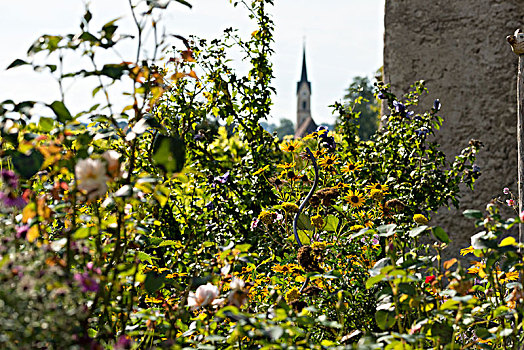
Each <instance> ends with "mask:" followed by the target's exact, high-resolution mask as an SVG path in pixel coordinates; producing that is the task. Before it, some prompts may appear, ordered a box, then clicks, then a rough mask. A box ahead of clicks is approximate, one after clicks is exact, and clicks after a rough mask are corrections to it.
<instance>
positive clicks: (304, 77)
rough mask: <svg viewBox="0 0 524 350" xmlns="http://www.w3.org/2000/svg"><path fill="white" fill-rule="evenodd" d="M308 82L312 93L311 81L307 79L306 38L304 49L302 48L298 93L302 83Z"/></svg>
mask: <svg viewBox="0 0 524 350" xmlns="http://www.w3.org/2000/svg"><path fill="white" fill-rule="evenodd" d="M304 83H305V84H307V86H308V88H309V92H310V93H311V83H310V82H309V81H308V80H307V68H306V41H305V39H304V44H303V49H302V74H301V76H300V81H299V82H298V83H297V93H298V90H299V89H300V85H302V84H304Z"/></svg>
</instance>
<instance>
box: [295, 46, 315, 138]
mask: <svg viewBox="0 0 524 350" xmlns="http://www.w3.org/2000/svg"><path fill="white" fill-rule="evenodd" d="M316 129H317V125H316V124H315V122H314V121H313V118H312V117H311V83H310V82H309V81H308V80H307V68H306V48H305V47H304V51H303V53H302V74H301V76H300V81H299V82H298V83H297V126H296V128H295V137H303V136H305V135H307V134H309V133H311V132H313V131H315V130H316Z"/></svg>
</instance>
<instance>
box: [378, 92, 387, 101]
mask: <svg viewBox="0 0 524 350" xmlns="http://www.w3.org/2000/svg"><path fill="white" fill-rule="evenodd" d="M377 98H379V99H381V100H384V99H385V98H386V95H384V93H383V92H382V91H379V93H378V94H377Z"/></svg>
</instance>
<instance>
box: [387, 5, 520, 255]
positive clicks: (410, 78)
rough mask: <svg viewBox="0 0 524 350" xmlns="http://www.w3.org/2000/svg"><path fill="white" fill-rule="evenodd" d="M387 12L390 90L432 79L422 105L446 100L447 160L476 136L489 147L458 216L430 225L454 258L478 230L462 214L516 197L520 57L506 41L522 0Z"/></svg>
mask: <svg viewBox="0 0 524 350" xmlns="http://www.w3.org/2000/svg"><path fill="white" fill-rule="evenodd" d="M385 13H386V15H385V37H384V78H385V80H386V82H387V83H390V84H391V85H392V88H393V92H394V93H397V94H399V93H403V92H405V91H407V89H408V88H409V86H410V85H411V84H412V83H413V82H414V81H415V80H420V79H423V80H425V81H426V82H427V84H426V86H427V88H428V90H429V93H430V95H429V98H426V99H425V100H422V104H423V105H425V107H427V109H429V108H430V106H431V103H432V101H433V99H435V98H440V101H441V102H442V110H441V113H440V115H441V116H442V117H443V118H444V125H443V127H442V128H441V130H440V132H439V135H438V137H437V138H438V141H439V143H440V144H441V146H442V150H443V151H444V152H445V153H446V154H447V156H448V159H450V160H451V159H452V158H451V157H453V156H454V155H456V154H458V152H459V151H460V150H461V149H462V148H463V147H465V146H466V145H467V144H468V141H469V140H470V139H472V138H475V139H479V140H481V141H482V142H483V143H484V145H485V147H484V148H483V149H482V151H481V153H480V154H479V157H478V161H477V164H478V165H479V166H480V168H481V170H482V176H481V177H480V178H479V179H478V180H477V182H476V186H475V191H474V192H470V191H469V190H467V189H465V192H464V196H463V198H462V200H461V207H460V209H459V210H458V211H457V210H454V209H453V210H451V211H448V210H447V209H443V210H441V211H440V213H439V215H437V216H434V217H433V220H432V223H433V224H438V225H440V226H443V227H444V228H445V229H446V230H447V231H448V233H449V234H450V237H451V239H452V240H453V241H454V242H453V244H452V245H453V246H452V249H450V250H449V252H451V251H453V252H455V254H457V252H458V251H457V249H459V248H461V247H467V246H469V243H470V236H471V235H472V234H474V233H475V232H476V231H475V228H474V227H473V223H472V222H471V221H470V220H468V219H465V218H463V217H462V215H461V213H462V211H463V210H464V209H468V208H475V209H481V210H484V208H485V206H486V204H487V203H488V202H489V201H490V200H491V199H492V198H493V197H497V196H501V195H502V188H503V187H505V186H507V187H510V188H511V189H512V190H513V191H514V193H516V185H517V184H516V182H517V162H516V157H517V142H516V70H517V57H516V55H515V54H513V52H512V51H511V48H510V46H509V44H508V43H507V42H506V40H505V38H506V35H509V34H512V33H513V32H514V31H515V29H517V28H518V27H519V26H521V25H523V24H524V21H523V19H524V1H522V0H508V1H496V0H431V1H428V0H386V11H385Z"/></svg>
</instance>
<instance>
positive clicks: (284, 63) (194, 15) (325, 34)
mask: <svg viewBox="0 0 524 350" xmlns="http://www.w3.org/2000/svg"><path fill="white" fill-rule="evenodd" d="M384 1H385V0H325V1H317V0H275V3H276V4H275V6H274V8H273V9H271V10H270V12H271V13H272V14H273V17H274V21H275V25H276V31H275V46H274V48H275V55H274V57H273V62H274V75H275V80H274V86H275V87H276V89H277V95H276V96H274V106H273V110H272V117H273V121H274V120H278V119H279V118H282V117H285V118H289V119H291V120H293V121H295V118H296V98H295V93H296V82H297V81H298V80H299V78H300V69H301V59H302V43H303V39H304V38H305V40H306V46H307V51H306V57H307V64H308V67H307V68H308V78H309V80H310V81H311V84H312V91H313V95H312V101H311V103H312V114H313V118H314V119H315V120H316V121H317V123H333V122H334V117H333V116H332V113H331V108H329V107H328V105H330V104H332V103H333V102H334V101H337V100H340V99H341V97H342V96H343V95H344V90H345V89H346V88H347V87H348V85H349V83H350V82H351V80H352V78H353V77H354V76H357V75H367V76H371V75H372V74H373V73H374V72H375V71H376V70H377V69H378V68H379V67H380V66H382V50H383V33H384V20H383V18H384ZM189 2H190V3H191V4H193V8H192V9H187V8H185V7H184V6H182V5H178V4H175V3H173V4H172V5H171V6H170V7H169V9H168V12H167V14H166V16H165V19H166V23H168V30H169V31H170V32H172V33H174V34H181V35H184V36H188V35H189V34H194V35H197V36H200V37H204V38H210V39H211V38H216V37H220V36H221V33H222V31H223V30H224V29H225V28H227V27H236V28H238V29H240V32H241V33H243V34H245V35H249V33H251V32H252V31H253V29H254V24H253V23H252V22H250V20H249V19H248V17H247V14H246V11H245V10H243V9H242V8H241V7H240V6H239V7H238V8H233V6H231V5H230V4H229V1H228V0H189ZM126 4H127V1H126V0H105V1H104V0H91V11H92V12H93V16H94V18H93V21H94V22H95V27H99V26H100V25H101V24H103V23H105V22H107V21H109V20H112V19H114V18H116V17H119V16H122V15H123V16H124V18H123V20H122V26H123V27H124V29H125V23H126V21H129V20H130V12H129V10H128V8H127V7H126ZM83 12H84V4H83V2H82V1H81V0H45V1H43V0H17V1H7V0H1V3H0V33H2V34H0V48H1V49H0V68H1V69H0V81H2V88H1V89H0V101H1V100H5V99H8V98H9V99H13V100H15V101H20V100H41V101H45V102H51V101H53V100H55V99H58V96H59V95H58V88H57V86H56V85H55V83H54V82H53V81H52V80H51V79H50V78H49V76H48V75H47V74H45V73H40V74H37V73H33V72H32V71H31V69H30V68H28V67H22V68H18V69H13V70H9V71H5V70H4V68H5V67H7V65H9V63H11V62H12V61H13V60H14V59H15V58H24V57H25V52H26V51H27V48H28V47H29V46H30V45H31V43H32V42H33V41H34V40H35V39H36V38H37V37H38V36H39V35H41V34H65V33H76V32H78V25H79V23H80V17H81V16H82V15H83ZM97 24H98V25H97ZM70 92H71V94H73V95H74V96H73V97H72V98H71V99H70V101H71V102H72V103H73V104H75V103H76V104H80V105H83V104H84V102H85V103H86V106H87V105H88V103H89V102H91V101H86V100H89V98H90V94H89V92H88V89H82V88H81V87H78V83H77V84H76V85H75V86H74V87H73V88H72V89H71V90H70ZM83 94H85V95H83ZM82 95H83V96H82ZM91 104H92V103H91ZM89 105H90V104H89ZM78 107H79V108H81V107H84V106H78ZM71 109H73V110H74V109H75V107H74V106H73V107H72V108H71Z"/></svg>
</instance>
